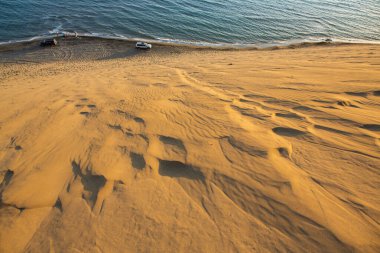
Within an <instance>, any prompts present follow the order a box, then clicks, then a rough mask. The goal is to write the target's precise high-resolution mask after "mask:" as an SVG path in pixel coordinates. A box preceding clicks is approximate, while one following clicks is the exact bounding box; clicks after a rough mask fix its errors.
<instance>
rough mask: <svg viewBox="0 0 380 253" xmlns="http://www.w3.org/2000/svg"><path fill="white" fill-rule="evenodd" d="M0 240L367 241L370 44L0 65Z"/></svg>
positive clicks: (374, 173) (45, 245)
mask: <svg viewBox="0 0 380 253" xmlns="http://www.w3.org/2000/svg"><path fill="white" fill-rule="evenodd" d="M0 76H1V79H0V87H1V88H0V96H1V97H2V100H0V108H1V110H0V131H1V134H0V173H1V178H0V182H2V183H1V186H0V192H1V195H0V196H1V208H0V228H1V229H0V245H1V246H0V247H1V248H0V251H1V252H67V251H70V252H141V251H143V252H146V251H147V252H273V251H279V252H288V251H290V252H305V250H306V251H308V252H377V251H378V250H379V249H380V224H379V219H380V198H379V195H380V192H379V183H380V175H379V168H380V161H379V159H380V152H379V151H380V141H379V138H380V132H379V129H380V116H379V115H380V114H379V110H380V96H379V95H380V87H379V82H380V50H379V46H376V45H351V46H347V45H342V46H329V47H310V48H300V49H294V50H292V49H284V50H271V51H199V52H197V51H194V52H187V53H182V54H175V55H166V56H165V55H152V56H151V57H150V56H149V55H148V56H141V57H140V56H136V57H133V58H129V59H113V60H103V61H84V62H55V63H45V64H14V65H1V67H0Z"/></svg>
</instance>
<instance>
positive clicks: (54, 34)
mask: <svg viewBox="0 0 380 253" xmlns="http://www.w3.org/2000/svg"><path fill="white" fill-rule="evenodd" d="M60 28H61V26H59V27H57V28H54V29H53V30H51V31H49V32H47V33H45V34H43V35H38V36H33V37H30V38H25V39H20V40H10V41H3V42H0V46H3V45H12V44H20V43H28V42H34V41H39V40H43V39H49V38H62V37H82V38H93V39H106V40H118V41H120V40H122V41H127V42H137V41H145V42H148V43H152V44H160V45H170V46H187V47H197V48H216V49H250V48H252V49H265V48H273V47H291V46H297V45H302V44H320V43H325V42H331V43H344V44H380V40H361V39H353V38H333V37H328V38H326V37H307V38H303V39H292V40H282V41H280V40H277V41H267V42H252V43H245V42H234V43H224V42H207V41H192V40H183V39H172V38H159V37H157V38H138V37H126V36H124V35H119V34H117V35H112V34H103V33H79V32H76V31H61V30H60Z"/></svg>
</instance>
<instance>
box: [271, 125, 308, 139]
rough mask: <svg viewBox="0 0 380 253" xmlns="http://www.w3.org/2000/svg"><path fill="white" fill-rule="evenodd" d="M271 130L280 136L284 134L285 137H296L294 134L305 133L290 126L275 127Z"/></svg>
mask: <svg viewBox="0 0 380 253" xmlns="http://www.w3.org/2000/svg"><path fill="white" fill-rule="evenodd" d="M272 131H273V132H274V133H275V134H278V135H281V136H286V137H296V136H301V135H305V134H306V133H305V132H303V131H300V130H297V129H294V128H290V127H275V128H273V129H272Z"/></svg>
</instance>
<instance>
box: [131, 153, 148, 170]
mask: <svg viewBox="0 0 380 253" xmlns="http://www.w3.org/2000/svg"><path fill="white" fill-rule="evenodd" d="M130 155H131V160H132V166H133V168H135V169H139V170H142V169H144V168H145V166H146V162H145V159H144V156H143V155H142V154H138V153H134V152H131V154H130Z"/></svg>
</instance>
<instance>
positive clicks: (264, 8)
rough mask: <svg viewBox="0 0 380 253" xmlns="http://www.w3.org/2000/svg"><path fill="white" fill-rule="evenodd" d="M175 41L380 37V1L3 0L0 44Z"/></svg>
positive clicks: (206, 41)
mask: <svg viewBox="0 0 380 253" xmlns="http://www.w3.org/2000/svg"><path fill="white" fill-rule="evenodd" d="M74 31H75V32H77V33H79V34H80V35H88V36H89V35H91V36H100V37H111V38H114V37H116V38H125V39H133V38H142V39H147V40H160V41H167V42H177V43H199V44H202V43H203V44H207V43H211V44H220V43H224V44H242V45H246V44H260V43H262V44H266V43H283V42H284V43H286V42H289V41H298V42H300V41H318V40H321V39H323V38H333V39H335V40H341V41H374V42H376V41H377V42H379V41H380V1H379V0H366V1H363V0H346V1H343V0H245V1H243V0H108V1H103V0H0V42H9V41H18V40H27V39H32V38H36V37H38V38H39V37H44V36H49V35H52V34H56V33H61V32H74Z"/></svg>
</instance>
